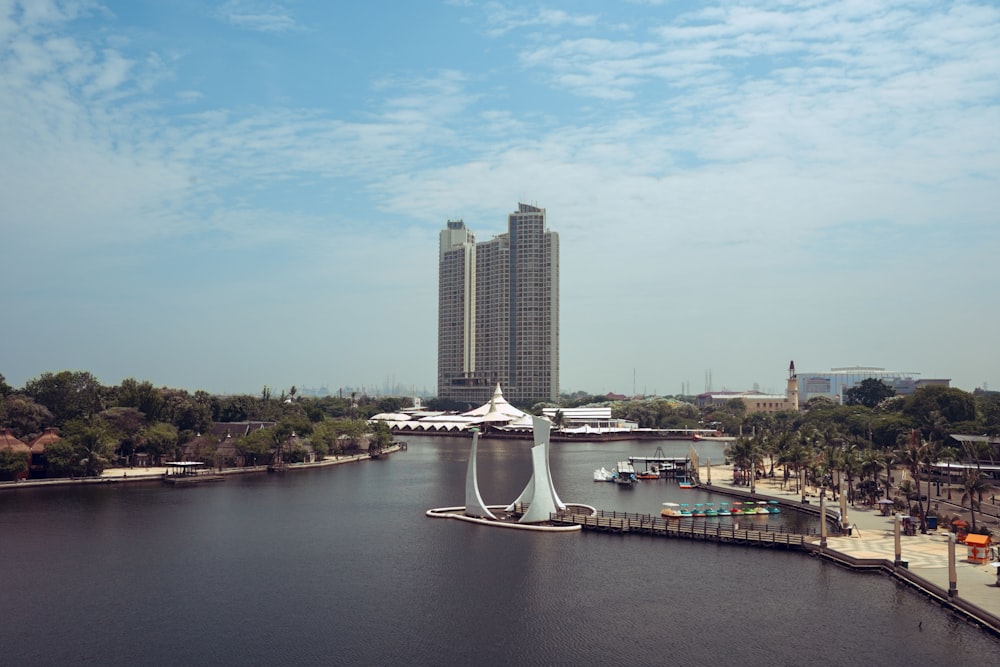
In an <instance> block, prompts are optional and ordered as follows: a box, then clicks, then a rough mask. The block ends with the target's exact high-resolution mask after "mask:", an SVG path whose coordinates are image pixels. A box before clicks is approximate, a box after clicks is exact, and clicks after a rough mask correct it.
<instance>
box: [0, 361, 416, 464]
mask: <svg viewBox="0 0 1000 667" xmlns="http://www.w3.org/2000/svg"><path fill="white" fill-rule="evenodd" d="M401 403H402V399H375V398H371V397H368V396H356V395H352V396H351V397H350V398H343V397H335V396H326V397H319V398H303V397H301V396H299V395H298V392H297V390H296V388H295V387H292V388H290V389H289V390H288V391H287V392H285V391H281V392H280V393H279V394H277V395H274V394H273V393H272V391H271V390H270V389H269V388H268V387H264V388H263V389H262V391H261V393H260V395H246V394H241V395H231V396H218V395H212V394H209V393H207V392H205V391H195V392H193V393H192V392H189V391H187V390H184V389H173V388H169V387H156V386H154V385H153V384H152V383H151V382H148V381H140V380H136V379H134V378H127V379H125V380H123V381H122V382H121V384H118V385H113V386H108V385H103V384H102V383H101V382H100V381H99V380H98V379H97V378H96V377H95V376H94V375H93V374H91V373H89V372H84V371H60V372H57V373H42V374H41V375H40V376H39V377H37V378H33V379H31V380H28V381H27V382H26V383H25V384H24V386H23V387H21V388H19V389H18V388H15V387H12V386H11V385H9V384H8V383H7V382H6V379H5V378H4V376H3V375H2V374H0V427H3V428H7V429H10V432H11V434H12V435H13V436H14V437H16V438H18V439H19V440H21V441H22V442H30V441H32V440H34V439H35V438H37V437H38V436H39V435H40V434H42V433H43V432H44V431H45V430H46V429H49V428H53V429H57V431H58V434H59V436H60V439H59V440H58V441H57V442H53V443H50V444H47V445H46V447H45V456H44V470H39V471H34V470H33V471H32V473H33V474H35V472H38V474H40V475H43V476H69V475H81V476H88V475H99V474H100V473H101V472H102V471H103V470H104V469H105V468H106V467H107V466H109V465H121V464H127V463H130V462H132V461H134V460H135V458H136V455H142V457H143V458H144V459H145V460H147V461H150V462H151V463H159V462H160V461H164V460H176V459H177V458H178V457H179V455H180V454H181V447H182V446H183V445H184V444H185V443H188V442H191V441H192V440H194V439H196V438H198V437H199V436H201V440H200V447H199V449H198V450H197V451H196V454H197V455H198V457H199V458H200V459H203V460H205V462H206V463H215V462H216V461H215V459H214V451H215V447H216V445H217V444H218V443H217V442H213V437H212V436H211V428H212V424H213V423H215V422H264V423H273V427H270V428H268V429H264V430H263V431H261V430H256V431H254V432H252V433H249V434H246V435H245V436H241V437H240V438H238V439H237V442H236V448H237V452H238V454H239V456H240V458H241V460H244V461H256V462H262V461H263V460H264V459H266V458H267V457H268V456H271V455H272V454H273V451H274V449H275V447H276V443H277V444H278V445H280V444H282V443H285V442H287V441H288V440H289V438H291V434H293V433H294V434H295V435H296V436H298V439H295V440H293V443H292V445H291V446H289V447H287V448H286V449H284V450H283V452H282V454H283V456H284V457H285V459H284V460H285V461H295V460H296V459H297V458H299V459H300V458H301V457H302V456H303V455H304V448H303V447H302V446H299V445H297V444H296V443H302V442H307V443H308V446H309V447H310V448H312V450H313V451H315V452H316V454H317V455H319V456H325V455H327V454H335V453H343V452H344V451H345V450H349V449H352V448H357V447H359V446H363V445H365V444H366V443H368V441H369V440H371V441H372V443H373V444H374V445H375V446H384V445H385V444H386V442H387V434H385V433H370V431H371V429H369V427H368V425H367V422H366V420H367V419H368V418H369V417H370V416H371V415H373V414H376V413H378V412H383V411H393V410H398V409H399V407H400V405H401ZM388 441H391V436H389V437H388ZM30 465H31V461H30V460H28V461H26V460H25V457H24V456H23V455H21V454H16V453H15V452H13V451H11V450H10V449H9V448H7V449H4V448H0V479H13V478H16V477H18V476H23V475H24V474H25V473H26V472H27V471H28V467H29V466H30Z"/></svg>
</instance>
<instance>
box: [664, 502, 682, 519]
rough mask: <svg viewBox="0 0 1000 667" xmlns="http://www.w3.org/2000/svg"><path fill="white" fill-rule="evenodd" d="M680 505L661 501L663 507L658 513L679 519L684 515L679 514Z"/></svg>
mask: <svg viewBox="0 0 1000 667" xmlns="http://www.w3.org/2000/svg"><path fill="white" fill-rule="evenodd" d="M680 507H681V506H680V505H678V504H677V503H663V509H662V510H660V515H662V516H665V517H667V518H668V519H679V518H680V517H682V516H684V515H683V514H681V509H680Z"/></svg>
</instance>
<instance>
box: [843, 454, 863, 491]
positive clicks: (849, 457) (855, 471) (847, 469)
mask: <svg viewBox="0 0 1000 667" xmlns="http://www.w3.org/2000/svg"><path fill="white" fill-rule="evenodd" d="M841 466H842V467H843V470H844V476H845V477H846V478H847V499H848V500H849V501H850V503H851V505H854V478H855V476H857V475H860V474H862V470H863V468H862V462H861V456H860V454H859V453H858V447H857V444H856V443H854V442H849V443H848V444H847V446H846V447H845V448H844V453H843V458H842V459H841Z"/></svg>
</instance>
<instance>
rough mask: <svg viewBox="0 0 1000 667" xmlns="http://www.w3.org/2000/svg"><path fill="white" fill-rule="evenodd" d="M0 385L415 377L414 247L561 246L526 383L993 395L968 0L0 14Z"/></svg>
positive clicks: (257, 385)
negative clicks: (849, 382) (554, 352)
mask: <svg viewBox="0 0 1000 667" xmlns="http://www.w3.org/2000/svg"><path fill="white" fill-rule="evenodd" d="M0 155H2V159H0V170H2V174H0V176H2V178H0V266H3V272H4V276H5V281H4V282H5V287H4V289H3V290H2V292H0V295H2V296H0V313H2V318H3V322H4V327H3V330H4V333H3V337H2V339H0V340H2V345H0V373H3V374H4V375H5V376H6V378H7V380H8V382H10V383H11V384H13V385H15V386H20V385H22V384H23V383H24V382H25V381H27V380H29V379H31V378H33V377H37V376H38V375H39V374H41V373H42V372H45V371H59V370H64V369H70V370H86V371H90V372H93V373H94V374H95V375H97V377H98V378H99V379H100V380H101V381H102V382H104V383H105V384H115V383H118V382H119V381H120V380H121V379H123V378H125V377H135V378H138V379H140V380H149V381H151V382H153V383H154V384H156V385H167V386H174V387H186V388H188V389H192V390H193V389H206V390H208V391H212V392H252V393H256V392H259V391H260V389H261V387H263V386H264V385H268V386H270V387H272V388H273V389H274V390H278V389H281V388H285V389H287V388H288V387H291V386H292V385H296V386H298V387H319V386H327V387H329V388H330V389H331V390H334V391H335V390H336V389H337V388H339V387H343V386H349V385H350V386H355V387H361V386H364V387H366V388H370V387H377V386H381V385H383V384H385V383H386V382H395V383H396V384H399V385H402V386H404V387H414V388H416V389H417V390H422V389H423V388H424V387H426V388H427V389H429V390H430V391H432V392H433V391H434V383H435V368H436V327H437V313H436V309H437V235H438V231H439V230H440V229H441V228H442V227H443V225H444V222H445V220H447V219H448V218H463V219H464V220H465V221H466V224H467V225H468V226H470V227H471V228H472V229H473V230H474V231H475V232H476V233H477V236H478V238H479V239H481V240H485V239H488V238H490V236H492V235H494V234H498V233H502V232H503V231H505V229H504V227H505V221H506V214H507V213H508V212H509V211H512V210H515V209H516V208H517V203H518V202H519V201H524V202H527V203H532V204H536V205H539V206H543V207H545V208H546V209H547V212H548V222H549V226H550V227H551V228H552V229H554V230H556V231H558V232H559V233H560V238H561V271H562V273H561V298H562V302H561V332H562V335H561V346H562V354H561V363H562V374H561V386H562V388H563V389H564V390H570V391H572V390H578V389H579V390H585V391H592V392H602V393H603V392H606V391H618V392H626V393H629V392H631V391H632V388H633V383H634V385H635V389H636V390H637V391H645V392H649V393H652V392H658V393H661V394H663V393H676V392H679V391H680V390H681V388H682V386H683V385H684V384H685V383H687V384H688V385H689V386H690V389H691V390H692V391H695V392H697V391H702V390H703V389H704V388H705V376H706V372H708V371H710V372H711V375H712V385H713V388H715V389H722V388H729V389H748V388H751V387H752V386H753V385H754V384H755V383H756V384H758V385H759V386H760V388H761V389H763V390H775V391H780V390H782V388H783V384H784V383H783V380H784V377H785V372H786V369H787V367H788V362H789V360H791V359H794V360H795V362H796V366H797V367H798V369H799V370H800V371H822V370H827V369H829V368H830V367H832V366H849V365H874V366H881V367H885V368H888V369H890V370H901V371H915V372H919V373H921V374H922V376H923V377H947V378H951V379H952V381H953V386H958V387H960V388H963V389H966V390H972V389H973V388H975V387H979V386H982V385H983V383H984V382H986V383H989V387H990V388H1000V355H998V354H997V353H996V349H997V343H996V340H997V331H998V329H1000V310H998V308H997V305H996V304H997V296H998V293H1000V268H998V267H997V263H996V262H997V258H998V256H1000V224H998V222H1000V219H998V218H1000V213H998V203H1000V6H998V3H996V2H982V1H980V2H940V1H933V2H931V1H927V2H920V1H909V2H902V1H878V0H863V1H862V0H852V1H842V2H841V1H826V0H799V1H793V0H773V1H771V2H753V1H750V0H744V1H742V2H729V1H710V2H683V1H670V0H661V1H656V0H645V1H643V0H618V1H615V0H603V1H597V0H593V1H589V0H575V1H573V2H569V1H566V2H559V1H555V2H541V3H521V2H473V1H471V0H451V1H444V2H435V1H433V0H426V1H422V2H402V1H400V2H390V1H373V2H367V3H360V2H358V3H342V2H320V1H313V0H287V1H279V0H225V1H214V2H210V1H208V0H176V1H174V2H170V3H165V2H160V1H158V0H156V1H154V0H128V1H124V0H123V1H118V2H98V1H96V0H94V1H91V0H65V1H56V0H30V1H25V2H21V1H18V0H0Z"/></svg>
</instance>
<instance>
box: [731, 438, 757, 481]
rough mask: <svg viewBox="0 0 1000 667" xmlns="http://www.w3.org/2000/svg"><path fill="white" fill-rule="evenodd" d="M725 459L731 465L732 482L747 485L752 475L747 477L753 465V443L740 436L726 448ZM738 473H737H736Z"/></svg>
mask: <svg viewBox="0 0 1000 667" xmlns="http://www.w3.org/2000/svg"><path fill="white" fill-rule="evenodd" d="M726 458H728V459H729V460H730V461H731V462H732V464H733V481H734V482H736V483H737V484H744V483H749V482H750V480H751V479H752V477H753V475H749V476H747V471H749V470H751V465H752V463H753V442H752V440H751V439H750V438H748V437H747V436H742V435H741V436H740V437H738V438H736V439H735V440H733V441H732V442H731V443H730V444H729V445H727V446H726ZM737 471H739V472H737Z"/></svg>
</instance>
